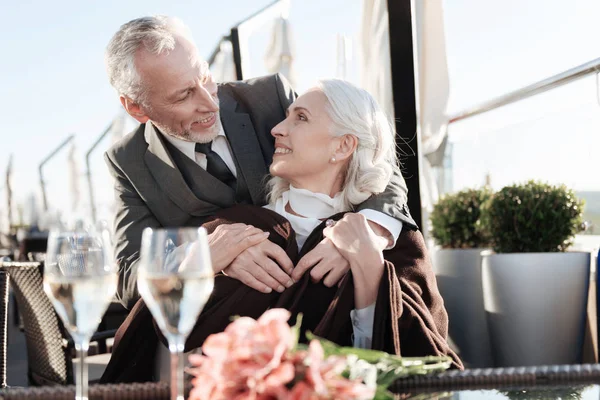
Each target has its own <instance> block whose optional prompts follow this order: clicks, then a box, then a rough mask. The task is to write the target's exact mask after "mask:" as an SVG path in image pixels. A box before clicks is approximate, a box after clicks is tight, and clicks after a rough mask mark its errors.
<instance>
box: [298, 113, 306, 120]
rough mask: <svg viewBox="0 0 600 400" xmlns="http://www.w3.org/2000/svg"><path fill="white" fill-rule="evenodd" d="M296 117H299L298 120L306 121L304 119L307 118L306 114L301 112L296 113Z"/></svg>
mask: <svg viewBox="0 0 600 400" xmlns="http://www.w3.org/2000/svg"><path fill="white" fill-rule="evenodd" d="M298 119H299V120H300V121H306V120H307V119H306V115H304V114H302V113H300V114H298Z"/></svg>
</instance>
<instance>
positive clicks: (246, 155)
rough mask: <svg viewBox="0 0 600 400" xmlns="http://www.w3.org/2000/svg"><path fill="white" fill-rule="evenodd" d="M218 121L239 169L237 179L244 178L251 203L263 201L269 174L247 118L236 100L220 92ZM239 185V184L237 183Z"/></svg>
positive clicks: (248, 117)
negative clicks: (219, 119) (265, 181)
mask: <svg viewBox="0 0 600 400" xmlns="http://www.w3.org/2000/svg"><path fill="white" fill-rule="evenodd" d="M219 95H220V96H219V98H220V101H221V122H222V123H223V129H224V131H225V136H227V140H228V142H229V146H230V147H231V152H232V153H233V156H234V158H235V161H236V164H237V166H238V171H237V175H238V177H237V179H238V181H239V180H240V178H243V179H244V181H245V183H246V186H247V187H248V192H250V197H251V198H252V202H253V203H254V204H261V203H262V202H264V177H265V176H266V175H267V174H268V170H267V166H266V165H265V163H264V161H263V156H262V151H261V149H260V145H259V143H258V139H257V137H256V132H255V131H254V126H253V125H252V120H251V119H250V116H249V115H248V114H246V113H242V112H237V111H236V106H237V101H236V100H235V99H233V98H232V97H231V96H230V95H229V94H227V93H223V92H221V93H219ZM238 185H240V183H239V182H238Z"/></svg>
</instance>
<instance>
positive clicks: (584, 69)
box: [448, 58, 600, 124]
mask: <svg viewBox="0 0 600 400" xmlns="http://www.w3.org/2000/svg"><path fill="white" fill-rule="evenodd" d="M593 73H600V58H596V59H595V60H592V61H590V62H587V63H585V64H582V65H580V66H578V67H575V68H571V69H569V70H566V71H564V72H561V73H560V74H557V75H554V76H551V77H549V78H546V79H543V80H541V81H539V82H536V83H534V84H532V85H529V86H525V87H523V88H521V89H518V90H515V91H513V92H510V93H507V94H505V95H502V96H500V97H497V98H495V99H492V100H489V101H486V102H484V103H481V104H479V105H476V106H473V107H471V108H468V109H466V110H463V111H461V112H458V113H456V114H454V115H451V116H450V118H449V121H448V124H452V123H454V122H458V121H462V120H464V119H467V118H471V117H474V116H476V115H479V114H483V113H485V112H488V111H491V110H495V109H497V108H500V107H502V106H505V105H508V104H511V103H514V102H517V101H520V100H523V99H526V98H528V97H531V96H535V95H536V94H540V93H543V92H546V91H548V90H551V89H554V88H557V87H559V86H562V85H565V84H567V83H570V82H573V81H576V80H578V79H581V78H583V77H585V76H587V75H590V74H593ZM596 86H597V89H596V90H600V88H598V85H596Z"/></svg>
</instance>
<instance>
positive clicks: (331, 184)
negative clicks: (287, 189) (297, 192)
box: [290, 174, 343, 197]
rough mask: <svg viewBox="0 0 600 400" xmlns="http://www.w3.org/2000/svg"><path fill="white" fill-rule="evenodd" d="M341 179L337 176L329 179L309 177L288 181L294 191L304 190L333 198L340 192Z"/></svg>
mask: <svg viewBox="0 0 600 400" xmlns="http://www.w3.org/2000/svg"><path fill="white" fill-rule="evenodd" d="M342 183H343V177H342V176H340V175H339V174H338V175H337V176H336V177H335V178H330V177H326V176H325V177H314V176H313V177H309V179H305V180H302V179H298V180H293V181H290V185H292V186H293V187H295V188H296V189H305V190H308V191H310V192H313V193H321V194H325V195H327V196H329V197H335V195H336V194H338V193H339V192H341V191H342Z"/></svg>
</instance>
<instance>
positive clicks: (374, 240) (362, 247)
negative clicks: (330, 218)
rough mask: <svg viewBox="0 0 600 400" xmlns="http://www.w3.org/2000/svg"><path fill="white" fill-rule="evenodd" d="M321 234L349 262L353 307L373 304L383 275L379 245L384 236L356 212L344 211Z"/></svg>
mask: <svg viewBox="0 0 600 400" xmlns="http://www.w3.org/2000/svg"><path fill="white" fill-rule="evenodd" d="M323 235H324V236H325V237H326V238H328V239H329V240H331V242H332V243H333V244H334V246H335V247H336V248H337V249H338V250H339V252H340V253H341V254H342V256H343V257H344V258H345V259H346V260H348V262H349V263H350V269H351V270H352V276H353V278H354V288H355V289H354V294H355V305H356V308H359V309H360V308H364V307H367V306H369V305H371V304H373V303H374V302H375V300H376V299H377V291H378V289H379V281H380V280H381V276H382V275H383V263H384V259H383V252H382V251H381V249H384V248H385V247H386V246H387V244H388V241H387V239H385V238H384V237H381V236H379V235H378V234H376V233H375V232H373V230H372V229H371V227H370V226H369V222H368V220H367V218H366V217H365V216H364V215H362V214H358V213H347V214H346V215H344V218H342V219H341V220H339V221H337V222H336V223H335V225H333V226H330V227H327V228H325V229H324V230H323Z"/></svg>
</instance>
